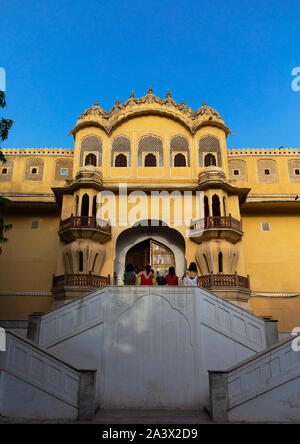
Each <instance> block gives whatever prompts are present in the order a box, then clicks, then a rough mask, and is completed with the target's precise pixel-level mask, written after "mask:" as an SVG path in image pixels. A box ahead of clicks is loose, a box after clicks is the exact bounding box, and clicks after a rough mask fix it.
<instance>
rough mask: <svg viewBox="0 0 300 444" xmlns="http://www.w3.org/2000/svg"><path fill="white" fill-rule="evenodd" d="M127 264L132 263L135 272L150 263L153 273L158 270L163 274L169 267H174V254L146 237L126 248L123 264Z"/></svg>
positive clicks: (143, 268)
mask: <svg viewBox="0 0 300 444" xmlns="http://www.w3.org/2000/svg"><path fill="white" fill-rule="evenodd" d="M127 264H132V265H133V268H134V271H135V272H136V273H139V272H140V271H142V270H145V267H146V265H147V264H150V265H151V268H153V270H154V273H155V274H156V273H157V272H159V274H160V275H165V274H167V273H168V270H169V267H175V256H174V253H173V252H172V251H171V250H170V249H169V248H168V247H166V246H165V245H163V244H161V243H160V242H157V241H154V240H152V239H146V240H144V241H142V242H139V243H138V244H136V245H134V246H133V247H132V248H130V250H128V252H127V254H126V260H125V266H126V265H127Z"/></svg>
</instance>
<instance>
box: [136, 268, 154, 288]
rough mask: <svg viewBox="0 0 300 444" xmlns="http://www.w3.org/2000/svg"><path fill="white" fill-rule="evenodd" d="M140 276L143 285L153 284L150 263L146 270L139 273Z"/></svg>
mask: <svg viewBox="0 0 300 444" xmlns="http://www.w3.org/2000/svg"><path fill="white" fill-rule="evenodd" d="M139 277H141V285H153V282H152V273H151V267H150V265H147V266H146V270H145V271H141V272H140V273H139Z"/></svg>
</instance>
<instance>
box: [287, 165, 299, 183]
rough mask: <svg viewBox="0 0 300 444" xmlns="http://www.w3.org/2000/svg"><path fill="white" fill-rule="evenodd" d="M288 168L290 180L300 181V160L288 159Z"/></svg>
mask: <svg viewBox="0 0 300 444" xmlns="http://www.w3.org/2000/svg"><path fill="white" fill-rule="evenodd" d="M288 170H289V179H290V182H300V160H299V159H291V160H288Z"/></svg>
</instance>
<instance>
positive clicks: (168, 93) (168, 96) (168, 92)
mask: <svg viewBox="0 0 300 444" xmlns="http://www.w3.org/2000/svg"><path fill="white" fill-rule="evenodd" d="M170 97H171V94H170V90H169V89H168V91H167V96H166V98H167V99H169V98H170Z"/></svg>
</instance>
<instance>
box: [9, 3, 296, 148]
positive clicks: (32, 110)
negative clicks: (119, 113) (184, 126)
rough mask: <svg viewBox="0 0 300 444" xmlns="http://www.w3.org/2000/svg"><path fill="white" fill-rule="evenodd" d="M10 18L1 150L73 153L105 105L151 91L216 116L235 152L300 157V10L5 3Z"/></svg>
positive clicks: (285, 7)
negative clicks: (91, 111)
mask: <svg viewBox="0 0 300 444" xmlns="http://www.w3.org/2000/svg"><path fill="white" fill-rule="evenodd" d="M0 17H1V25H0V26H1V27H0V67H3V68H5V70H6V76H7V77H6V81H7V82H6V85H7V86H6V94H7V102H8V107H7V109H6V110H5V116H6V117H8V118H11V119H13V120H14V121H15V123H14V126H13V128H12V130H11V131H10V134H9V138H8V140H7V141H6V142H5V143H4V144H3V145H2V147H65V148H69V147H71V148H72V147H73V138H72V136H69V137H68V136H67V134H68V132H69V130H70V129H71V128H72V127H73V126H74V125H75V122H76V119H77V118H78V116H79V115H80V114H81V112H83V111H84V110H85V109H86V108H88V107H89V106H91V105H93V104H94V102H95V99H96V98H98V101H99V104H100V105H101V106H102V107H103V108H104V109H106V110H109V109H110V108H111V107H112V106H113V105H114V103H115V100H116V97H117V96H118V97H119V99H120V102H123V101H125V100H126V99H127V98H128V97H129V96H130V93H131V90H134V92H135V96H136V97H141V96H143V95H144V94H146V93H147V91H148V88H149V85H150V84H151V85H152V86H153V92H154V93H155V94H157V95H158V96H160V97H163V98H164V97H165V94H166V90H167V88H169V89H170V92H171V95H172V97H173V98H174V99H175V100H177V101H181V99H182V98H184V100H185V103H186V104H187V105H189V106H191V108H193V109H194V110H195V109H197V108H199V107H200V106H201V104H202V102H203V100H205V101H206V104H207V105H209V106H212V107H213V108H215V109H217V110H218V111H219V112H220V113H221V115H222V117H223V118H224V120H225V123H226V124H227V125H228V126H229V128H231V130H232V131H233V133H234V137H231V136H228V146H229V147H232V148H240V147H266V148H268V147H269V148H270V147H280V146H281V145H284V146H287V147H300V131H299V118H300V112H299V109H300V106H299V105H300V91H299V92H294V91H293V90H292V88H291V82H292V80H293V77H292V76H291V71H292V69H293V68H294V67H296V66H300V25H299V21H300V19H299V17H300V2H299V0H297V1H296V0H285V1H284V0H280V1H279V0H260V1H257V0H242V1H236V0H222V1H220V0H219V1H218V0H215V1H213V2H212V1H207V0H206V1H202V0H201V1H199V0H185V1H181V0H180V1H179V0H174V1H170V0H154V1H150V0H149V1H146V0H135V1H132V0H128V1H126V0H124V1H121V0H110V1H109V2H105V1H100V0H98V1H96V0H86V1H82V0H73V1H70V0H51V1H50V0H47V1H45V0H40V1H33V0H26V1H24V0H14V1H4V0H1V2H0Z"/></svg>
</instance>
